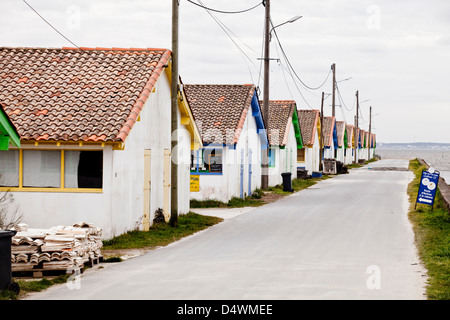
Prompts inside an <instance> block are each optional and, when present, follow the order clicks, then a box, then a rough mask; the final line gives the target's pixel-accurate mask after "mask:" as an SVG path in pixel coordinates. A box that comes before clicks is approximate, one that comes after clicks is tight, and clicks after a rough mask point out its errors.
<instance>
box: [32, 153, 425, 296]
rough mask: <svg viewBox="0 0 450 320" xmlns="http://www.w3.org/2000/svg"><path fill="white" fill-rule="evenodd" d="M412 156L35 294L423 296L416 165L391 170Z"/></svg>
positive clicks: (355, 173) (379, 164)
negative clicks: (412, 214) (410, 190)
mask: <svg viewBox="0 0 450 320" xmlns="http://www.w3.org/2000/svg"><path fill="white" fill-rule="evenodd" d="M407 164H408V161H406V160H389V159H387V160H382V161H378V162H376V163H374V164H372V165H371V166H370V168H369V167H367V166H366V167H364V168H360V169H353V170H351V172H350V174H347V175H339V176H336V177H334V178H333V179H329V180H325V181H321V182H320V183H318V184H316V185H315V186H313V187H311V188H309V189H306V190H303V191H300V192H297V193H295V194H293V195H291V196H289V197H286V198H283V199H281V200H279V201H277V202H274V203H271V204H268V205H265V206H263V207H259V208H256V209H254V210H250V211H246V212H244V213H243V214H240V215H238V216H235V217H233V218H231V219H227V220H225V221H224V222H222V223H220V224H218V225H215V226H213V227H211V228H209V229H208V230H205V231H202V232H200V233H197V234H195V235H193V236H191V237H188V238H186V239H184V240H181V241H179V242H176V243H173V244H171V245H169V246H167V247H164V248H160V249H157V250H153V251H150V252H148V253H147V254H145V255H143V256H140V257H136V258H133V259H130V260H127V261H125V262H121V263H117V264H113V265H111V264H105V266H106V267H105V268H104V269H98V270H92V271H88V272H85V273H84V274H83V275H82V276H81V279H79V281H75V282H73V283H71V286H68V285H58V286H54V287H51V288H50V289H48V290H46V291H44V292H41V293H36V294H32V295H30V296H29V299H90V300H92V299H164V300H165V299H181V300H191V299H203V300H209V299H259V300H266V299H271V300H273V299H285V300H290V299H321V300H325V299H352V300H354V299H396V300H400V299H424V298H425V296H424V293H425V290H424V286H425V281H426V272H425V271H424V269H422V267H421V266H420V261H419V259H418V257H417V255H416V249H415V246H414V235H413V232H412V228H411V225H410V224H409V221H408V218H407V210H408V206H409V204H408V199H407V195H406V187H407V184H408V183H409V181H410V180H411V179H412V173H410V172H408V171H401V170H382V167H385V168H392V167H397V168H406V166H407ZM377 168H378V170H377ZM380 168H381V169H380Z"/></svg>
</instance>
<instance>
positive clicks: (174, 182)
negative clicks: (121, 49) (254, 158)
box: [170, 0, 179, 227]
mask: <svg viewBox="0 0 450 320" xmlns="http://www.w3.org/2000/svg"><path fill="white" fill-rule="evenodd" d="M178 7H179V4H178V0H172V77H171V93H172V96H171V120H172V121H171V136H172V142H171V149H172V151H171V152H172V161H171V178H170V186H171V189H170V195H171V197H170V198H171V200H170V207H171V210H170V225H171V226H173V227H174V226H177V225H178V155H177V154H175V152H177V144H178V130H177V129H178Z"/></svg>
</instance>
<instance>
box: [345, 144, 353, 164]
mask: <svg viewBox="0 0 450 320" xmlns="http://www.w3.org/2000/svg"><path fill="white" fill-rule="evenodd" d="M353 152H354V149H352V148H347V154H346V156H345V158H344V163H345V164H352V163H353V161H354V158H355V156H354V153H353Z"/></svg>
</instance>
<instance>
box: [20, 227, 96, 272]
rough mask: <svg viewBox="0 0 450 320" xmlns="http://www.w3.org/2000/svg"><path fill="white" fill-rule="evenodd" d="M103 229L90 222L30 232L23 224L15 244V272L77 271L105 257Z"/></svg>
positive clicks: (31, 230)
mask: <svg viewBox="0 0 450 320" xmlns="http://www.w3.org/2000/svg"><path fill="white" fill-rule="evenodd" d="M101 236H102V230H101V229H100V228H97V227H95V226H93V225H91V224H88V223H77V224H75V225H73V226H55V227H51V228H49V229H30V228H28V226H26V225H23V224H22V225H20V226H19V227H18V228H17V233H16V235H15V236H14V237H12V239H11V242H12V246H11V263H12V271H13V272H15V271H32V272H34V271H45V270H60V271H71V270H77V269H79V268H81V267H83V266H84V264H85V263H88V262H89V263H93V261H94V260H96V259H97V261H98V259H99V258H100V257H101V248H102V245H103V243H102V240H101Z"/></svg>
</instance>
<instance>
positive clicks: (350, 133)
mask: <svg viewBox="0 0 450 320" xmlns="http://www.w3.org/2000/svg"><path fill="white" fill-rule="evenodd" d="M345 127H346V129H347V146H348V147H349V148H352V147H353V144H352V141H353V140H354V138H355V137H354V131H353V130H354V128H355V127H354V126H353V125H351V124H347V125H345Z"/></svg>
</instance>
